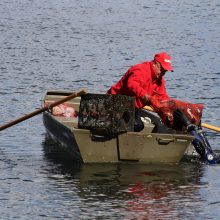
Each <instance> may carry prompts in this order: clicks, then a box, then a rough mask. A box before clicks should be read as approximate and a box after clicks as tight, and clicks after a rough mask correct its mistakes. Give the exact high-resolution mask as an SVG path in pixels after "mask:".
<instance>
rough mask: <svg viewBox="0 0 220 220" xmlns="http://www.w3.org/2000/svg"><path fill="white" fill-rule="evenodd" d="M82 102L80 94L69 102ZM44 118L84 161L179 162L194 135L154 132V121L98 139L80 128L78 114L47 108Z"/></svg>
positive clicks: (48, 127)
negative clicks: (136, 129)
mask: <svg viewBox="0 0 220 220" xmlns="http://www.w3.org/2000/svg"><path fill="white" fill-rule="evenodd" d="M49 94H51V92H50V93H49ZM54 94H56V93H53V95H52V96H51V95H48V94H47V93H46V95H45V97H44V104H45V103H46V102H47V101H49V102H51V101H52V100H54V101H57V98H58V97H57V96H55V95H54ZM59 94H62V93H60V92H59ZM58 96H59V95H58ZM55 97H56V99H55ZM60 98H63V96H61V97H60ZM58 99H59V98H58ZM79 102H80V99H78V98H77V99H75V100H71V101H70V102H69V104H71V105H72V106H74V108H77V106H79ZM43 122H44V125H45V128H46V131H47V133H48V134H49V136H50V137H51V138H52V139H53V140H54V141H56V142H59V143H60V144H61V145H62V146H63V148H64V149H65V150H66V151H68V152H69V153H70V154H71V155H72V156H73V157H74V158H76V160H78V161H81V162H83V163H125V162H132V163H178V162H179V161H180V160H181V158H182V157H183V155H184V153H185V151H186V150H187V148H188V146H189V145H190V143H191V141H192V139H193V137H192V136H191V135H188V134H163V133H153V132H152V131H153V128H154V125H153V124H148V125H146V126H145V129H144V130H143V131H141V132H127V133H123V134H119V135H118V136H117V137H115V138H112V139H109V140H98V141H97V140H96V141H94V138H92V137H93V134H92V133H91V131H90V130H88V129H79V128H78V123H77V118H66V117H58V116H54V115H52V114H51V113H49V112H45V113H44V114H43Z"/></svg>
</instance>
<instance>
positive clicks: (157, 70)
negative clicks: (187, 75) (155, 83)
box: [154, 62, 167, 79]
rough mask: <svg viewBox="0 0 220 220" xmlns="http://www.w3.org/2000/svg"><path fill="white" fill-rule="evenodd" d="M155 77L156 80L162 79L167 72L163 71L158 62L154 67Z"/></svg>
mask: <svg viewBox="0 0 220 220" xmlns="http://www.w3.org/2000/svg"><path fill="white" fill-rule="evenodd" d="M154 70H155V76H156V78H157V79H162V77H163V76H164V75H165V73H166V72H167V70H165V69H164V68H163V67H162V65H161V64H160V63H159V62H156V63H155V65H154Z"/></svg>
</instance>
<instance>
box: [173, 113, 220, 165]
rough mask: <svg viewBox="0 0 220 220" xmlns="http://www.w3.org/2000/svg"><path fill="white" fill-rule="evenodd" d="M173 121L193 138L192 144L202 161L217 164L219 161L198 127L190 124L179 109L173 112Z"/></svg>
mask: <svg viewBox="0 0 220 220" xmlns="http://www.w3.org/2000/svg"><path fill="white" fill-rule="evenodd" d="M174 121H176V122H178V125H180V124H182V125H184V126H185V127H186V129H187V131H188V132H189V133H190V134H191V135H193V136H194V137H195V139H194V140H193V141H192V144H193V146H194V148H195V150H196V152H197V153H198V154H199V155H200V156H201V159H202V160H203V161H205V162H208V163H209V164H217V163H219V161H220V159H219V157H217V155H216V154H215V153H214V152H213V150H212V148H211V146H210V144H209V142H208V140H207V138H206V136H205V133H204V132H203V130H202V127H201V126H200V125H199V126H196V125H194V124H191V123H190V121H189V120H188V119H187V117H186V116H185V115H184V114H183V113H182V112H181V111H180V110H179V109H177V110H175V111H174Z"/></svg>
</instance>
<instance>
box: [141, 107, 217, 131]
mask: <svg viewBox="0 0 220 220" xmlns="http://www.w3.org/2000/svg"><path fill="white" fill-rule="evenodd" d="M144 109H145V110H148V111H154V110H153V108H151V107H150V106H147V105H146V106H144ZM201 126H202V127H203V128H207V129H210V130H213V131H216V132H220V128H219V127H216V126H213V125H210V124H207V123H202V124H201Z"/></svg>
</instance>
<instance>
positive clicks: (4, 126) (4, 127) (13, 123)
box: [0, 89, 86, 131]
mask: <svg viewBox="0 0 220 220" xmlns="http://www.w3.org/2000/svg"><path fill="white" fill-rule="evenodd" d="M85 93H86V91H85V90H84V89H82V90H81V91H79V92H74V93H73V94H71V95H69V96H67V97H65V98H63V99H60V100H59V101H56V102H53V103H52V104H51V105H49V106H47V107H43V108H40V109H38V110H36V111H33V112H31V113H29V114H26V115H24V116H22V117H20V118H18V119H16V120H14V121H11V122H9V123H7V124H5V125H3V126H1V127H0V131H2V130H4V129H6V128H9V127H11V126H13V125H16V124H18V123H20V122H22V121H24V120H27V119H29V118H31V117H33V116H35V115H38V114H40V113H42V112H45V111H48V110H51V109H52V108H53V107H55V106H57V105H59V104H62V103H64V102H66V101H68V100H70V99H73V98H75V97H78V96H81V95H83V94H85Z"/></svg>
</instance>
